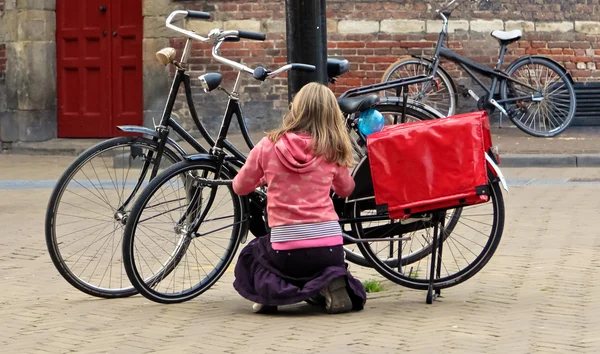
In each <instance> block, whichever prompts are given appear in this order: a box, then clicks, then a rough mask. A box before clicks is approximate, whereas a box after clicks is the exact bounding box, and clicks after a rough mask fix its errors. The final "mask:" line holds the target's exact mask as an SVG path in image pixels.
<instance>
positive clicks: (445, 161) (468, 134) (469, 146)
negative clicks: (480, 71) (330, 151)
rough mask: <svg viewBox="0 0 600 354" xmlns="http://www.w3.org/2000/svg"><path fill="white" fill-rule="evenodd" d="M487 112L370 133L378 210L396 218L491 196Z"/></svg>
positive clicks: (473, 202) (477, 201)
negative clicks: (486, 153) (488, 166)
mask: <svg viewBox="0 0 600 354" xmlns="http://www.w3.org/2000/svg"><path fill="white" fill-rule="evenodd" d="M491 141H492V139H491V134H490V128H489V121H488V116H487V113H486V112H483V111H482V112H474V113H467V114H461V115H457V116H452V117H448V118H442V119H436V120H429V121H421V122H414V123H406V124H401V125H394V126H388V127H386V128H384V129H383V130H382V131H381V132H379V133H374V134H372V135H370V136H369V137H368V138H367V152H368V156H369V163H370V168H371V176H372V179H373V187H374V191H375V201H376V203H377V205H378V209H379V210H381V209H382V208H383V209H385V207H387V211H388V212H389V214H390V217H391V218H393V219H399V218H407V217H409V216H410V215H411V214H417V213H424V212H429V211H433V210H440V209H449V208H454V207H458V206H465V205H472V204H479V203H483V202H486V201H488V200H489V186H488V171H487V163H486V159H485V152H486V151H488V150H489V148H490V146H491Z"/></svg>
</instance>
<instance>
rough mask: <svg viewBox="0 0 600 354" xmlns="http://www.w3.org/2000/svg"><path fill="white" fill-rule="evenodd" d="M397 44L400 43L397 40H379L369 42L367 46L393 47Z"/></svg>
mask: <svg viewBox="0 0 600 354" xmlns="http://www.w3.org/2000/svg"><path fill="white" fill-rule="evenodd" d="M397 45H398V43H397V42H384V41H377V42H369V43H367V48H393V47H396V46H397Z"/></svg>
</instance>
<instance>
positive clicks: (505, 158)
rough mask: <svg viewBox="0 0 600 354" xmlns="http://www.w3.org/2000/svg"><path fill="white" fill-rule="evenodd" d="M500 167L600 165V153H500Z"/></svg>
mask: <svg viewBox="0 0 600 354" xmlns="http://www.w3.org/2000/svg"><path fill="white" fill-rule="evenodd" d="M500 167H501V168H502V167H600V154H568V155H562V154H506V155H502V154H500Z"/></svg>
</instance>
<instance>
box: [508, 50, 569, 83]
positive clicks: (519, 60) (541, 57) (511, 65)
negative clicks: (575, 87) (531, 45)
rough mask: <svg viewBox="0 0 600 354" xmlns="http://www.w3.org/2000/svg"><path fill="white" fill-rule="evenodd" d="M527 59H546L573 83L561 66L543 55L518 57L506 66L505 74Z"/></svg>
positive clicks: (567, 72)
mask: <svg viewBox="0 0 600 354" xmlns="http://www.w3.org/2000/svg"><path fill="white" fill-rule="evenodd" d="M529 58H539V59H546V60H548V61H551V62H552V63H554V64H556V66H558V67H559V68H560V69H561V70H562V72H563V73H564V74H565V76H566V77H567V78H569V81H571V83H574V81H573V77H572V76H571V73H570V72H569V71H568V70H567V69H566V68H565V67H564V66H562V65H561V64H560V63H559V62H557V61H556V60H554V59H552V58H548V57H545V56H543V55H524V56H522V57H519V58H517V60H515V61H513V62H512V63H510V65H509V66H508V68H506V71H507V72H508V71H510V69H512V67H513V66H515V65H517V64H519V63H521V62H522V61H527V60H528V59H529Z"/></svg>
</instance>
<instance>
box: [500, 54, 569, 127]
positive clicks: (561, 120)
mask: <svg viewBox="0 0 600 354" xmlns="http://www.w3.org/2000/svg"><path fill="white" fill-rule="evenodd" d="M527 66H531V67H537V68H538V69H539V68H544V67H545V68H546V73H545V74H542V71H543V69H541V70H540V71H539V73H540V74H539V76H537V74H535V73H537V72H538V71H537V70H535V71H534V75H535V76H537V78H536V79H535V80H534V81H535V82H533V83H532V82H529V83H528V84H529V85H530V86H534V85H536V84H542V83H541V81H543V80H548V79H549V78H552V77H553V76H551V75H550V73H551V72H552V73H553V74H554V75H555V76H556V77H557V78H559V79H560V82H561V86H554V84H553V83H551V85H552V86H550V87H549V86H548V83H547V82H545V83H543V85H544V87H543V88H542V87H540V88H538V89H539V90H542V92H543V94H544V98H543V100H541V101H539V102H534V101H533V100H532V101H531V102H525V101H524V100H521V101H517V102H515V104H514V105H513V104H511V103H505V104H504V107H505V109H506V110H507V111H508V113H509V118H510V120H511V121H512V122H513V123H514V124H515V125H516V126H517V128H519V129H520V130H521V131H523V132H525V133H527V134H529V135H532V136H536V137H553V136H556V135H558V134H560V133H562V132H564V131H565V129H567V128H568V127H569V126H570V125H571V122H572V121H573V117H574V116H575V111H576V106H577V103H576V98H575V90H574V88H573V85H572V84H571V80H570V79H569V78H568V77H567V74H566V73H565V71H564V70H563V69H562V68H561V67H560V66H558V65H557V64H555V63H554V62H552V61H551V60H548V59H546V58H540V57H524V58H521V59H517V61H515V62H514V63H512V64H511V65H510V66H509V68H508V69H507V74H508V75H509V76H511V77H512V76H514V75H515V74H516V73H517V72H518V71H519V70H520V69H522V68H523V67H527ZM526 71H527V73H528V77H527V78H525V77H520V78H519V77H516V78H515V79H517V80H519V81H523V80H525V79H531V72H532V71H533V69H527V68H526ZM563 86H564V88H563ZM520 88H523V86H522V85H518V84H515V83H513V82H509V81H508V80H503V82H502V86H501V97H502V100H506V99H508V98H510V96H511V95H518V97H520V96H527V95H532V94H534V93H533V92H529V91H528V92H524V91H523V92H520V91H519V90H520ZM521 91H522V90H521ZM551 97H553V98H554V100H555V102H552V101H550V98H551ZM566 101H568V109H565V108H566V105H565V102H566ZM527 103H529V105H528V106H527ZM534 104H535V107H536V108H535V111H534V112H533V115H532V114H531V113H530V112H529V111H530V110H531V109H532V107H534ZM525 106H527V107H525ZM544 111H545V112H546V113H548V114H547V117H546V118H542V114H543V113H544ZM538 112H540V118H541V119H540V121H538V122H537V123H538V124H537V127H538V129H536V117H537V113H538ZM520 113H522V114H520ZM528 113H529V115H528ZM519 114H520V115H519ZM523 119H525V120H524V121H523ZM528 122H531V123H529V124H528ZM547 125H549V126H550V128H551V129H549V130H545V127H546V126H547ZM552 126H554V128H552ZM542 127H544V129H542Z"/></svg>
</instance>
